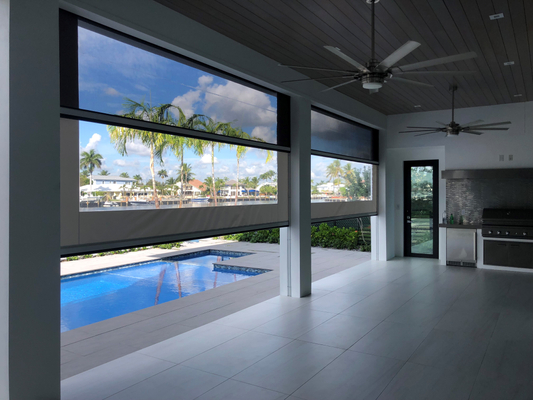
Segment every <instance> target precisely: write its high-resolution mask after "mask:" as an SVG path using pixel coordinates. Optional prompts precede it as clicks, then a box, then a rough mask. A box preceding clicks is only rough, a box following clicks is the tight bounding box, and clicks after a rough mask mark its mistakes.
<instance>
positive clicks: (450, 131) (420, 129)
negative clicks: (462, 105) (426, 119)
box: [400, 85, 511, 137]
mask: <svg viewBox="0 0 533 400" xmlns="http://www.w3.org/2000/svg"><path fill="white" fill-rule="evenodd" d="M456 90H457V86H456V85H452V86H450V91H451V92H452V122H450V123H449V124H445V123H443V122H439V121H436V122H437V124H440V125H443V126H442V127H432V126H408V127H407V128H408V129H413V130H411V131H400V133H416V135H415V136H422V135H431V134H432V133H439V132H445V133H446V137H450V136H459V133H470V134H471V135H483V133H484V132H480V131H507V130H509V128H494V127H495V126H499V125H507V124H510V123H511V121H505V122H493V123H490V124H481V122H483V120H477V121H472V122H468V123H466V124H464V126H463V125H460V124H458V123H457V122H455V92H456Z"/></svg>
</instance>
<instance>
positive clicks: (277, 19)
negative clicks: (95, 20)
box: [157, 0, 533, 115]
mask: <svg viewBox="0 0 533 400" xmlns="http://www.w3.org/2000/svg"><path fill="white" fill-rule="evenodd" d="M157 1H158V2H159V3H161V4H164V5H166V6H168V7H170V8H172V9H174V10H176V11H178V12H179V13H181V14H183V15H185V16H187V17H189V18H191V19H193V20H195V21H197V22H199V23H201V24H203V25H205V26H208V27H209V28H211V29H213V30H215V31H217V32H219V33H221V34H223V35H225V36H227V37H229V38H231V39H233V40H235V41H237V42H239V43H241V44H243V45H245V46H247V47H249V48H251V49H253V50H255V51H257V52H259V53H261V54H263V55H265V56H267V57H270V58H272V59H274V60H276V61H278V62H280V63H282V64H295V65H306V66H316V67H325V68H347V67H350V66H349V64H346V63H345V62H344V61H342V60H341V59H337V57H335V56H333V55H332V54H331V53H330V52H328V51H327V50H325V49H324V47H323V46H325V45H332V46H336V47H339V48H340V49H341V50H342V51H343V52H345V53H346V54H348V55H349V56H351V57H352V58H354V59H355V60H357V61H359V62H361V63H363V64H364V63H366V62H367V61H368V59H369V58H370V32H371V30H370V15H371V14H370V5H369V4H367V3H366V1H365V0H329V1H326V0H299V1H298V0H219V1H216V0H157ZM496 13H503V14H504V18H503V19H499V20H494V21H491V20H490V19H489V15H492V14H496ZM408 40H415V41H417V42H419V43H421V44H422V45H421V46H420V47H419V48H418V49H416V50H415V51H414V52H412V53H411V54H410V55H408V56H407V57H406V58H404V59H403V60H402V61H400V62H399V63H398V64H399V65H402V64H410V63H414V62H418V61H424V60H428V59H432V58H438V57H444V56H448V55H453V54H457V53H464V52H469V51H475V52H476V53H477V54H478V57H477V58H475V59H473V60H467V61H462V62H457V63H453V64H445V65H442V66H438V67H432V68H428V70H475V71H479V72H478V73H477V74H475V75H472V76H463V77H457V78H455V79H456V83H457V85H458V86H459V90H458V91H457V93H456V107H459V108H460V107H475V106H487V105H495V104H504V103H516V102H522V101H531V100H533V68H532V65H533V49H532V46H533V0H381V1H380V2H379V3H377V4H376V55H377V59H378V60H383V59H384V58H385V57H387V56H388V55H389V54H390V53H392V52H393V51H394V50H395V49H397V48H398V47H400V46H401V45H402V44H404V43H405V42H407V41H408ZM507 61H514V62H515V64H514V65H512V66H504V62H507ZM280 68H281V67H280ZM299 71H300V72H302V70H299ZM305 74H306V75H307V76H309V77H313V78H317V77H324V76H331V73H323V72H315V71H312V72H305ZM409 78H410V79H413V80H418V81H421V82H426V83H431V84H432V85H435V88H420V87H413V86H411V85H405V84H400V83H392V82H388V83H386V84H385V85H384V87H383V88H382V89H381V90H380V92H379V93H377V94H372V95H370V94H369V93H368V91H367V90H364V89H363V88H362V87H361V85H360V84H359V83H354V84H351V85H346V86H343V87H340V88H338V89H336V90H338V91H339V92H342V93H344V94H346V95H348V96H350V97H352V98H354V99H356V100H358V101H360V102H362V103H364V104H366V105H368V106H370V107H372V108H374V109H376V110H378V111H380V112H382V113H384V114H387V115H390V114H398V113H408V112H418V111H431V110H442V109H449V108H451V95H450V92H449V91H448V88H449V85H450V83H451V82H452V81H451V79H452V78H450V77H433V76H431V77H416V78H414V77H409ZM322 82H323V83H325V84H327V85H330V86H333V85H336V84H339V83H342V82H345V81H343V80H340V81H339V80H336V79H331V80H327V81H322ZM298 84H299V83H290V84H289V85H294V86H295V87H296V86H297V85H298ZM517 94H522V96H521V97H515V95H517ZM415 105H421V106H422V107H420V108H415V107H414V106H415Z"/></svg>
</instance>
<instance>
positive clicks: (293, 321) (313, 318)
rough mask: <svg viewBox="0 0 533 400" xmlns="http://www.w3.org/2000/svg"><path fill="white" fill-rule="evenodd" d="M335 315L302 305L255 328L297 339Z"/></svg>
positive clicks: (259, 330) (258, 330)
mask: <svg viewBox="0 0 533 400" xmlns="http://www.w3.org/2000/svg"><path fill="white" fill-rule="evenodd" d="M334 316H335V314H333V313H328V312H323V311H318V310H313V309H310V308H308V307H302V308H300V309H296V310H294V311H291V312H289V313H287V314H283V315H282V316H281V317H279V318H276V319H273V320H271V321H269V322H267V323H265V324H263V325H261V326H259V327H257V328H255V331H257V332H263V333H268V334H271V335H277V336H283V337H286V338H291V339H296V338H297V337H298V336H301V335H303V334H304V333H306V332H307V331H309V330H311V329H313V328H314V327H316V326H318V325H320V324H322V323H324V322H326V321H327V320H328V319H331V318H333V317H334Z"/></svg>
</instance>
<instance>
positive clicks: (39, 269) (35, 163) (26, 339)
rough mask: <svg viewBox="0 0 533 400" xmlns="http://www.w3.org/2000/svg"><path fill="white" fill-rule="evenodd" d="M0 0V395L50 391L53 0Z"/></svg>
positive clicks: (55, 290)
mask: <svg viewBox="0 0 533 400" xmlns="http://www.w3.org/2000/svg"><path fill="white" fill-rule="evenodd" d="M0 4H1V6H0V42H1V44H0V89H1V90H0V92H1V93H2V94H4V98H3V101H2V104H1V105H0V135H1V138H2V149H1V150H0V154H1V155H2V156H1V157H0V160H1V161H0V165H1V167H0V184H1V186H2V194H1V195H0V214H1V217H0V238H1V241H0V242H1V243H0V248H1V253H0V257H1V260H2V263H1V264H0V269H1V273H0V296H1V300H0V308H1V310H0V318H1V319H0V340H1V342H2V343H1V344H0V356H1V358H2V359H1V360H0V398H1V399H2V400H3V399H6V400H7V399H11V400H32V399H59V398H60V359H59V354H60V273H59V261H60V260H59V257H60V251H59V218H60V216H59V207H60V204H59V189H60V185H59V163H60V159H59V32H58V31H59V22H58V13H59V8H58V2H57V1H56V0H39V1H35V0H11V1H9V0H0ZM6 16H7V18H9V24H5V25H4V24H3V22H5V21H4V19H5V18H6ZM7 29H9V31H7ZM6 49H7V51H6ZM6 53H7V55H8V56H7V57H6ZM6 61H7V67H6ZM6 75H7V80H6ZM6 85H8V87H7V88H6V87H5V86H6ZM7 151H9V154H6V152H7ZM6 277H8V279H9V281H8V282H6ZM6 296H8V301H9V304H8V309H7V314H8V315H6V310H5V306H4V303H5V301H6ZM6 328H7V329H8V330H7V335H8V337H7V346H8V348H7V351H8V356H7V360H8V363H9V364H8V366H9V371H5V367H6V365H5V359H4V357H5V353H6V349H5V346H6ZM7 373H8V375H6V374H7ZM6 377H7V378H8V383H6V382H5V379H6ZM7 391H9V394H6V392H7Z"/></svg>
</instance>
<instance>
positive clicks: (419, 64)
mask: <svg viewBox="0 0 533 400" xmlns="http://www.w3.org/2000/svg"><path fill="white" fill-rule="evenodd" d="M475 57H477V54H476V53H475V52H473V51H471V52H470V53H461V54H456V55H453V56H448V57H441V58H435V59H433V60H427V61H421V62H417V63H414V64H407V65H402V66H399V67H397V68H399V70H400V71H412V70H413V69H419V68H426V67H432V66H434V65H441V64H448V63H451V62H456V61H463V60H469V59H471V58H475Z"/></svg>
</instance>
